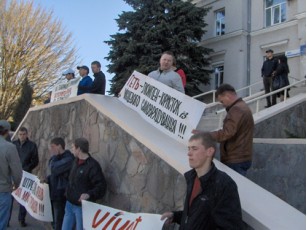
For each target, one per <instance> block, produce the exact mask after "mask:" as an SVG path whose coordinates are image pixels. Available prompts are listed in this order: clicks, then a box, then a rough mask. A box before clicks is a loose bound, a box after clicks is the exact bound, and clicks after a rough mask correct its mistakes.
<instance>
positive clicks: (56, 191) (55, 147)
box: [47, 137, 75, 230]
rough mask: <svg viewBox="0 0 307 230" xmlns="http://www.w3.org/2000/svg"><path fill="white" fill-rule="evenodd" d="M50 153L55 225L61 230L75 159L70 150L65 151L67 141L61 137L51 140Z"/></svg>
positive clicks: (50, 186) (56, 228) (49, 182)
mask: <svg viewBox="0 0 307 230" xmlns="http://www.w3.org/2000/svg"><path fill="white" fill-rule="evenodd" d="M50 153H51V154H52V157H51V158H50V160H49V168H50V175H49V176H48V180H47V181H48V184H49V189H50V200H51V202H52V210H53V217H54V218H53V223H54V229H55V230H61V229H62V223H63V219H64V214H65V202H66V197H65V190H66V188H67V185H68V176H69V172H70V169H71V166H72V163H73V160H74V158H75V157H74V155H72V153H71V152H70V151H69V150H65V141H64V140H63V138H61V137H56V138H53V139H52V140H51V142H50Z"/></svg>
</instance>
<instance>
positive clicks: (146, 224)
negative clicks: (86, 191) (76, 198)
mask: <svg viewBox="0 0 307 230" xmlns="http://www.w3.org/2000/svg"><path fill="white" fill-rule="evenodd" d="M82 218H83V229H85V230H89V229H99V230H101V229H104V230H113V229H116V230H119V229H127V230H128V229H131V230H132V229H133V230H144V229H146V230H160V229H162V227H163V223H164V221H161V215H158V214H149V213H130V212H124V211H122V210H118V209H114V208H110V207H108V206H104V205H99V204H95V203H92V202H88V201H84V200H82Z"/></svg>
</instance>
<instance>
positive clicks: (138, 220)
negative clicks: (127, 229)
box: [133, 216, 142, 230]
mask: <svg viewBox="0 0 307 230" xmlns="http://www.w3.org/2000/svg"><path fill="white" fill-rule="evenodd" d="M135 221H136V224H135V226H134V228H133V230H135V229H136V226H137V225H138V224H139V223H140V222H142V217H141V216H139V218H137V219H136V220H135Z"/></svg>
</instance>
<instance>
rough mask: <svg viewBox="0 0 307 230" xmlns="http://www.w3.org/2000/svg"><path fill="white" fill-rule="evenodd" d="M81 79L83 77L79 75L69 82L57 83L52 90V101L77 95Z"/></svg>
mask: <svg viewBox="0 0 307 230" xmlns="http://www.w3.org/2000/svg"><path fill="white" fill-rule="evenodd" d="M80 80H81V77H78V78H75V79H72V80H70V81H68V82H67V83H61V84H58V85H56V86H55V87H54V88H53V90H52V94H51V99H50V102H55V101H61V100H64V99H66V98H70V97H74V96H77V92H78V84H79V81H80Z"/></svg>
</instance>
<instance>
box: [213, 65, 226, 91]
mask: <svg viewBox="0 0 307 230" xmlns="http://www.w3.org/2000/svg"><path fill="white" fill-rule="evenodd" d="M214 79H215V82H214V84H215V89H217V88H218V87H219V86H220V85H221V84H223V82H224V66H223V65H220V66H216V67H215V68H214Z"/></svg>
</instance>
